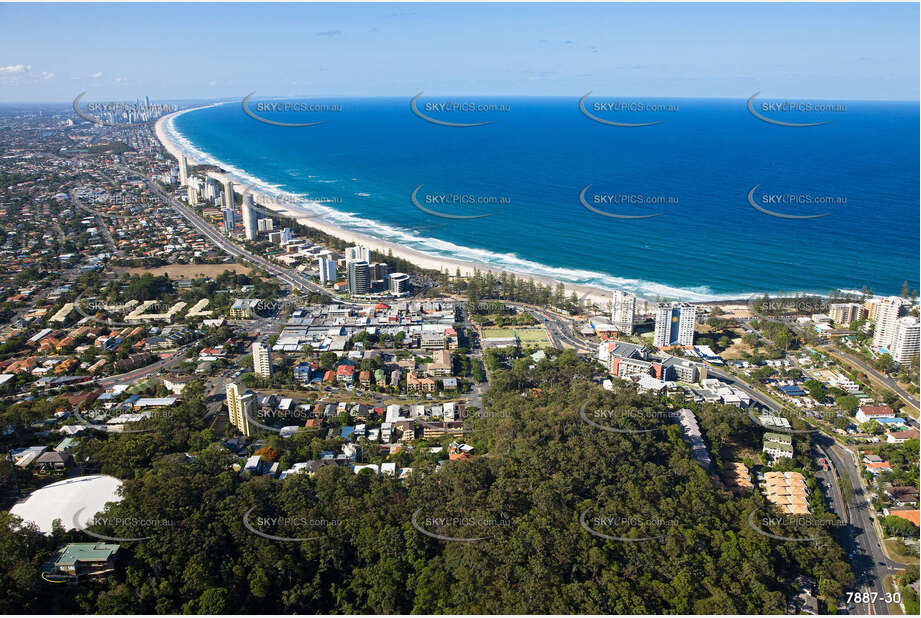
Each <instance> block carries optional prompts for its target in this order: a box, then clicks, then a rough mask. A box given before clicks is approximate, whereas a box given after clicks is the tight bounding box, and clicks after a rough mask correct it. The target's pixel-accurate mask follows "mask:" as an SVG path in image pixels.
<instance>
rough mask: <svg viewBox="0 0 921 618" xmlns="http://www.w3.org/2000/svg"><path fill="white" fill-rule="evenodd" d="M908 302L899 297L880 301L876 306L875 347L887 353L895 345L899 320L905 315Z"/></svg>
mask: <svg viewBox="0 0 921 618" xmlns="http://www.w3.org/2000/svg"><path fill="white" fill-rule="evenodd" d="M907 302H908V301H906V300H904V299H902V298H899V297H898V296H890V297H888V298H883V299H880V301H879V303H878V304H877V306H876V311H875V314H876V327H875V328H874V329H873V347H874V348H877V349H879V348H882V349H884V350H886V351H887V352H888V351H890V350H891V348H892V344H893V343H895V336H896V331H897V329H898V323H899V318H900V317H902V315H904V311H905V305H906V303H907Z"/></svg>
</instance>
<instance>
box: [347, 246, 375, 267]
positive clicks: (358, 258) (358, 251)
mask: <svg viewBox="0 0 921 618" xmlns="http://www.w3.org/2000/svg"><path fill="white" fill-rule="evenodd" d="M352 262H367V263H368V264H370V263H371V250H370V249H368V248H367V247H362V246H361V245H355V246H354V247H348V248H347V249H346V250H345V265H346V267H348V265H349V264H351V263H352Z"/></svg>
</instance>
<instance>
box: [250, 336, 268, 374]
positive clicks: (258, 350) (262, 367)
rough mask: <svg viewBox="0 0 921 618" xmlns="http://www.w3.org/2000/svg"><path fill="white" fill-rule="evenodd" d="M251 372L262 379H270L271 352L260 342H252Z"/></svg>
mask: <svg viewBox="0 0 921 618" xmlns="http://www.w3.org/2000/svg"><path fill="white" fill-rule="evenodd" d="M253 372H254V373H255V374H256V375H257V376H262V377H263V378H270V377H272V351H271V350H269V346H267V345H266V344H265V343H263V342H261V341H255V342H253Z"/></svg>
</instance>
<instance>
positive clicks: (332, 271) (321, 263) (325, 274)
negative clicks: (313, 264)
mask: <svg viewBox="0 0 921 618" xmlns="http://www.w3.org/2000/svg"><path fill="white" fill-rule="evenodd" d="M317 269H318V270H319V271H320V283H335V282H336V262H335V261H333V260H331V259H329V258H325V257H321V258H317Z"/></svg>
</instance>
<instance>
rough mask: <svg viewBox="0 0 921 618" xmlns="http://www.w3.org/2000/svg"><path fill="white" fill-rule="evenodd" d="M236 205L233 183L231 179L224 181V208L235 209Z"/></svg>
mask: <svg viewBox="0 0 921 618" xmlns="http://www.w3.org/2000/svg"><path fill="white" fill-rule="evenodd" d="M234 206H236V203H235V200H234V197H233V183H232V182H231V181H230V180H225V181H224V210H230V211H233V208H234Z"/></svg>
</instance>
